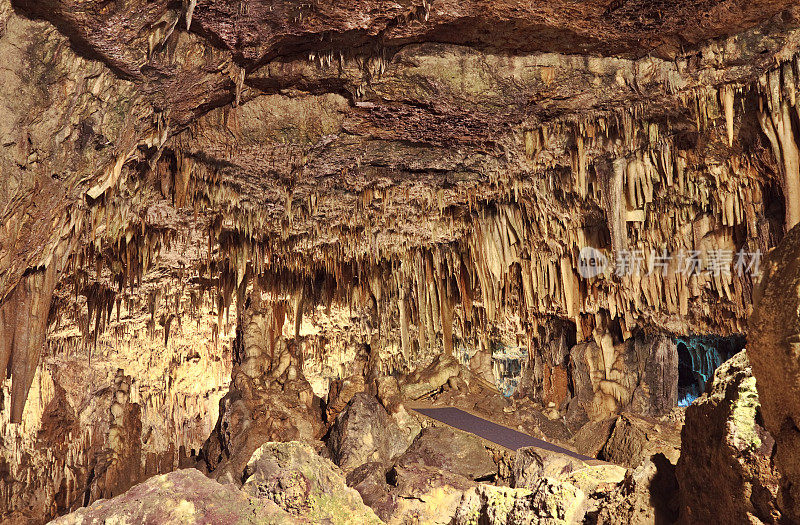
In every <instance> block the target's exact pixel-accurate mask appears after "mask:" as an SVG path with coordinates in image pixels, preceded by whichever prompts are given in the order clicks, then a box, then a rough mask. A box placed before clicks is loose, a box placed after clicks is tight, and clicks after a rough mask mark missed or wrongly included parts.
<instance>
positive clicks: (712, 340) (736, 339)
mask: <svg viewBox="0 0 800 525" xmlns="http://www.w3.org/2000/svg"><path fill="white" fill-rule="evenodd" d="M676 345H677V351H678V406H682V407H686V406H689V405H690V404H692V401H694V400H695V399H697V398H698V397H699V396H700V395H702V394H703V392H705V389H706V383H707V382H708V381H709V380H710V379H711V378H712V377H713V376H714V371H715V370H716V369H717V368H718V367H719V366H720V365H721V364H722V363H724V362H725V361H727V360H728V359H730V358H731V357H733V356H734V355H735V354H736V353H738V352H739V351H741V350H742V349H743V348H744V346H745V338H744V336H741V335H734V336H730V337H717V336H708V337H684V338H678V339H677V340H676Z"/></svg>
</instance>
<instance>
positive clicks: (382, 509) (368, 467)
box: [347, 463, 397, 522]
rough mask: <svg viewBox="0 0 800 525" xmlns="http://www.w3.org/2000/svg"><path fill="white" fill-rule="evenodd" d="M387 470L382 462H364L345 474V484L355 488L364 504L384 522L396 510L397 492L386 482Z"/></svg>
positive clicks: (387, 467) (388, 468)
mask: <svg viewBox="0 0 800 525" xmlns="http://www.w3.org/2000/svg"><path fill="white" fill-rule="evenodd" d="M389 470H390V467H389V466H387V465H386V464H384V463H364V464H363V465H361V466H360V467H357V468H355V469H353V470H352V471H351V472H350V473H348V474H347V486H348V487H351V488H354V489H355V490H357V491H358V493H359V494H361V499H362V501H363V502H364V504H365V505H367V506H368V507H369V508H371V509H372V510H373V511H374V512H375V514H377V515H378V517H379V518H380V519H382V520H383V521H386V522H388V521H389V520H390V519H391V518H392V515H394V514H395V511H396V510H397V494H396V493H394V491H393V488H394V487H393V486H392V485H390V484H389V483H388V482H387V473H388V472H389Z"/></svg>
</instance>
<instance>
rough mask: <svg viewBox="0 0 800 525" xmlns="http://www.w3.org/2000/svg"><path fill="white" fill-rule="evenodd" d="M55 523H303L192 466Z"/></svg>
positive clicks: (164, 524)
mask: <svg viewBox="0 0 800 525" xmlns="http://www.w3.org/2000/svg"><path fill="white" fill-rule="evenodd" d="M52 523H55V524H58V525H77V524H81V525H89V524H94V523H109V524H111V523H118V524H125V523H158V524H163V525H172V524H175V525H183V524H206V523H232V524H233V523H261V524H270V523H271V524H276V525H277V524H289V523H306V522H305V521H304V520H299V519H296V518H295V517H294V516H292V515H291V514H289V513H288V512H286V511H285V510H283V509H281V508H280V507H278V505H276V504H275V503H273V502H269V501H267V502H264V501H259V500H257V499H256V498H252V497H250V496H248V495H247V494H245V493H243V492H242V491H241V490H239V489H237V488H236V487H235V486H234V485H229V484H228V485H221V484H220V483H217V482H216V481H214V480H212V479H210V478H208V477H206V476H205V475H203V474H202V473H201V472H200V471H198V470H195V469H185V470H177V471H175V472H171V473H169V474H164V475H161V476H154V477H152V478H150V479H148V480H147V481H145V482H144V483H141V484H139V485H136V486H134V487H133V488H131V489H130V490H128V491H127V492H125V493H124V494H121V495H119V496H116V497H114V498H111V499H106V500H99V501H97V502H95V503H93V504H92V505H91V506H89V507H84V508H81V509H78V510H76V511H75V512H73V513H71V514H67V515H66V516H62V517H60V518H57V519H56V520H54V521H53V522H52Z"/></svg>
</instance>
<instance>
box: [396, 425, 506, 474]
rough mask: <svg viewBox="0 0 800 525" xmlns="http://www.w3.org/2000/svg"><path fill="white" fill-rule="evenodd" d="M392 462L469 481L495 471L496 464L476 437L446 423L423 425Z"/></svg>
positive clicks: (399, 465)
mask: <svg viewBox="0 0 800 525" xmlns="http://www.w3.org/2000/svg"><path fill="white" fill-rule="evenodd" d="M395 464H396V466H397V467H409V468H410V467H411V466H414V465H417V466H427V467H433V468H436V469H440V470H444V471H447V472H452V473H454V474H458V475H460V476H463V477H465V478H467V479H470V480H474V479H482V478H490V477H492V476H494V475H495V474H497V465H496V464H495V462H494V461H493V460H492V457H491V455H490V454H489V451H488V450H487V449H486V447H485V446H484V445H483V443H482V442H481V440H480V439H479V438H478V437H476V436H474V435H472V434H467V433H466V432H460V431H457V430H453V429H451V428H450V427H446V426H438V427H427V428H424V429H423V430H422V432H420V433H419V435H418V436H417V437H416V438H414V441H413V442H412V443H411V445H410V446H409V447H408V450H406V451H405V452H404V453H403V454H402V455H401V456H400V457H399V458H397V460H396V462H395Z"/></svg>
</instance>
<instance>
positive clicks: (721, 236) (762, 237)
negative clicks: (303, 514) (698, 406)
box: [0, 0, 800, 519]
mask: <svg viewBox="0 0 800 525" xmlns="http://www.w3.org/2000/svg"><path fill="white" fill-rule="evenodd" d="M601 4H603V3H602V2H589V3H587V4H586V6H584V7H583V8H582V9H583V10H582V11H579V12H573V11H569V10H566V11H565V10H562V9H560V7H559V5H557V3H550V4H547V5H546V6H545V5H544V4H543V5H541V6H529V5H528V4H527V3H525V5H524V6H523V5H522V3H518V2H514V1H510V0H509V1H503V2H492V3H491V5H490V6H489V5H484V3H482V2H461V3H459V4H458V5H456V3H454V2H449V1H445V0H437V1H435V2H427V1H423V2H421V3H415V2H413V1H403V2H399V3H396V2H391V3H390V2H381V1H378V2H372V1H370V2H354V3H353V4H352V5H348V6H344V7H343V6H335V5H332V4H330V3H328V2H315V3H311V4H301V3H296V2H290V1H286V2H279V3H278V4H276V5H275V6H274V8H273V6H271V5H268V4H267V3H265V2H247V3H242V4H240V5H239V6H238V7H237V6H236V5H235V4H234V3H229V2H216V3H213V4H212V3H209V2H202V1H200V2H184V3H181V4H180V5H179V4H178V3H176V2H147V3H145V2H141V1H136V0H129V1H126V2H119V3H111V4H108V3H103V2H88V3H86V2H84V3H80V4H78V3H75V2H70V1H69V0H58V1H56V0H53V1H48V2H27V1H22V0H15V1H13V2H9V1H7V0H4V1H2V2H1V3H0V57H3V60H4V62H5V63H6V66H5V67H4V68H3V69H2V71H1V72H0V74H2V78H3V82H2V85H0V101H1V102H2V114H0V138H1V139H2V140H0V146H1V147H2V152H1V153H0V167H2V170H3V177H2V179H1V180H0V217H2V222H1V224H2V226H0V227H1V228H2V230H1V231H2V233H1V234H0V364H3V365H7V366H6V368H7V369H8V370H9V374H8V376H9V378H8V380H7V381H6V383H5V386H4V390H3V404H2V407H3V408H2V439H3V469H2V472H3V475H2V477H1V478H0V496H1V497H0V501H2V504H3V509H4V510H3V516H13V517H20V516H29V517H32V518H34V519H41V518H42V517H52V516H55V515H56V514H60V513H64V512H66V511H68V510H74V509H75V508H76V507H77V506H80V505H85V504H88V503H90V502H91V501H94V500H95V499H97V498H101V497H108V496H112V495H117V494H119V493H120V492H121V491H123V490H125V489H126V488H127V487H128V486H130V485H131V484H132V483H134V482H136V481H141V480H143V479H145V478H146V477H148V476H149V475H152V474H156V473H164V472H168V471H171V470H173V469H175V468H177V467H178V466H180V465H182V464H183V462H186V461H190V460H195V459H197V458H198V456H204V457H203V458H202V459H204V460H205V461H206V462H207V463H208V462H211V463H214V465H210V466H212V467H213V468H215V469H216V468H217V467H218V465H216V461H217V459H215V458H218V457H219V452H220V451H224V450H226V449H227V448H231V447H233V445H231V443H229V442H227V441H226V440H225V439H226V438H225V437H224V436H222V434H220V433H219V432H216V431H215V429H216V426H218V425H220V424H221V422H222V419H220V420H219V422H218V418H219V416H220V409H219V407H220V406H222V407H223V412H222V416H223V418H224V417H245V416H243V415H242V414H251V413H252V412H253V410H254V408H253V404H254V403H256V401H255V400H258V399H262V398H264V397H265V396H272V397H273V398H274V397H280V398H281V399H283V400H284V401H282V402H281V403H283V406H285V407H288V408H287V410H289V412H291V410H292V407H294V408H297V407H303V410H304V411H306V412H308V413H309V414H314V415H315V416H314V417H317V416H318V418H317V419H314V418H311V417H309V422H308V426H307V427H302V428H298V427H291V426H288V427H282V426H279V427H276V428H272V429H271V430H269V432H270V433H272V434H270V435H278V434H280V433H281V432H284V433H289V434H291V433H292V432H295V433H307V434H309V433H310V434H313V435H317V434H320V435H321V433H322V432H323V430H324V426H325V424H326V423H329V422H330V421H331V418H332V417H333V416H335V414H336V413H337V411H338V410H341V409H342V407H343V406H344V404H345V403H347V401H348V400H349V399H350V397H352V394H353V393H354V392H358V391H361V390H365V389H367V390H369V389H374V390H375V393H376V394H380V390H379V389H381V388H388V387H387V386H386V385H385V384H384V383H380V382H378V381H377V378H380V377H386V376H404V377H405V376H413V374H414V373H415V372H416V371H419V370H423V369H425V367H427V366H428V365H431V363H433V362H434V361H436V360H437V359H442V356H447V357H449V356H453V357H455V358H456V359H457V360H461V362H463V363H464V364H466V365H467V366H468V367H469V369H470V370H471V373H472V374H474V376H475V377H477V378H480V380H482V381H483V382H484V384H485V385H486V386H487V387H492V388H494V387H496V386H497V380H498V378H499V377H505V379H504V380H503V381H501V382H500V383H501V384H500V387H501V388H504V389H507V392H506V393H510V391H511V390H512V389H515V393H514V395H515V396H517V397H523V398H524V397H527V398H530V399H535V400H536V401H537V402H541V403H543V404H544V405H547V404H552V405H553V407H551V408H554V409H555V410H556V411H557V412H560V413H562V414H563V415H564V417H565V419H566V420H567V421H568V422H569V426H570V427H571V428H572V429H573V430H575V429H577V428H578V427H579V426H580V425H581V424H583V423H585V422H586V421H589V420H603V419H604V418H605V417H607V416H609V415H612V414H616V413H618V412H620V411H621V410H623V409H630V410H633V411H635V412H637V413H641V414H650V415H657V414H663V413H665V412H667V411H669V410H670V409H671V408H672V407H673V406H675V404H677V402H678V400H679V399H678V391H677V385H678V368H679V363H678V350H677V342H679V341H682V340H689V339H688V338H696V337H698V336H716V337H731V336H735V335H736V334H742V333H744V332H745V329H746V319H747V317H748V316H749V314H750V313H751V311H752V306H751V303H752V289H753V283H754V273H755V270H756V268H755V267H751V266H745V267H740V266H737V265H736V262H737V260H736V254H737V253H741V254H754V253H766V252H767V251H768V250H770V249H771V248H772V247H773V246H775V245H776V243H777V242H778V241H779V240H780V239H781V237H782V236H783V233H784V231H786V230H787V229H788V228H790V227H792V226H793V225H795V224H796V223H797V222H798V221H800V200H799V199H800V195H798V192H800V161H798V144H800V133H799V132H798V131H800V126H799V124H800V104H798V103H797V91H798V89H800V87H798V86H799V84H798V81H799V80H800V58H799V55H798V49H800V11H798V8H797V6H795V5H793V3H792V2H788V1H786V2H781V1H777V2H776V1H771V2H727V3H724V5H723V3H716V2H712V4H714V5H713V6H711V7H706V8H702V7H691V6H686V5H683V4H680V3H677V4H676V6H673V7H674V9H673V10H671V11H670V10H668V9H665V12H668V11H670V13H671V14H667V15H657V14H656V13H653V12H652V10H651V9H649V8H647V7H646V6H641V5H638V4H640V3H636V4H637V6H638V7H636V6H632V5H631V6H628V7H620V6H617V8H614V9H612V8H611V7H609V6H605V5H601ZM622 4H625V2H623V3H622ZM622 4H620V5H622ZM702 9H706V10H705V11H702ZM698 10H700V11H699V12H698ZM648 16H651V17H652V18H651V19H648V20H649V22H647V23H645V22H643V21H642V20H643V19H642V17H645V18H646V17H648ZM697 20H706V21H709V20H711V21H713V23H705V22H704V23H702V24H700V25H698V22H697ZM587 247H589V248H593V249H594V250H595V251H593V252H592V253H595V254H599V255H601V256H602V257H604V258H605V259H606V261H607V263H608V264H607V265H606V266H605V268H604V270H603V271H601V272H600V273H598V274H597V275H592V276H590V277H586V276H585V273H584V270H585V267H582V266H581V263H582V261H584V262H585V259H583V258H582V253H583V254H585V253H586V252H585V251H582V250H583V249H584V248H587ZM695 252H697V253H698V255H699V259H698V261H699V264H700V265H701V267H700V269H701V270H703V271H701V272H696V273H692V272H682V271H680V270H684V269H685V268H684V267H683V265H684V264H685V260H682V259H681V258H680V257H679V255H681V254H684V255H687V254H690V253H695ZM720 253H730V254H733V257H734V259H732V260H724V261H723V262H722V267H721V268H722V271H719V272H716V271H713V270H712V271H709V270H708V269H709V268H710V267H711V266H713V264H719V261H718V257H719V255H718V254H720ZM625 254H628V255H631V254H633V256H634V257H635V258H636V259H634V261H638V262H640V263H641V271H639V272H632V273H631V274H630V275H617V272H615V270H617V268H618V266H619V263H620V262H621V261H622V259H621V258H623V257H624V256H625ZM665 254H666V255H671V256H673V257H672V259H671V260H670V261H668V262H665V259H663V256H664V255H665ZM639 258H640V259H641V260H639ZM715 261H716V262H715ZM745 262H747V263H748V264H749V263H750V262H753V260H752V258H751V260H748V261H745ZM726 270H729V271H726ZM254 315H256V316H261V317H260V318H259V319H260V320H258V321H253V316H254ZM253 323H255V324H254V325H253V326H255V327H258V330H259V332H258V333H259V334H260V335H258V336H257V337H255V339H256V340H257V343H253V344H251V343H249V342H248V341H250V340H249V339H248V338H249V337H251V336H249V335H248V333H250V332H249V330H250V328H248V327H249V326H250V325H251V324H253ZM255 329H256V328H253V330H255ZM264 341H267V342H268V344H265V343H264ZM509 356H510V357H509ZM520 357H521V359H520ZM517 366H519V368H520V370H519V375H518V377H515V374H516V372H515V371H508V370H510V369H512V368H516V367H517ZM507 369H508V370H507ZM696 372H702V373H703V374H708V373H710V372H713V370H696ZM262 377H269V378H271V381H269V382H267V383H265V384H262V382H261V381H262V380H261V378H262ZM415 377H417V378H418V379H419V377H420V376H415ZM514 383H516V385H514ZM381 385H383V386H381ZM439 386H441V385H439ZM398 388H399V387H398ZM437 388H438V387H437ZM407 392H408V393H409V397H411V398H415V397H425V396H428V395H430V393H431V390H430V389H426V388H417V389H412V390H408V391H407ZM698 393H699V392H698ZM237 396H240V397H237ZM259 396H261V397H259ZM220 399H222V400H223V402H222V405H220V404H219V401H220ZM236 414H239V415H238V416H237V415H236ZM247 417H251V416H247ZM274 417H275V418H277V420H280V421H284V420H285V419H286V417H285V416H278V415H274ZM217 430H218V429H217ZM209 435H212V440H210V441H209V442H206V439H207V438H208V437H209ZM214 435H217V436H222V437H220V438H218V439H217V442H216V444H215V443H214V438H213V436H214ZM287 435H288V434H287ZM65 436H66V439H65ZM253 439H256V438H255V437H253ZM287 439H291V437H289V438H287ZM214 447H216V448H214ZM240 447H244V449H247V450H249V451H250V452H252V450H254V449H255V448H257V444H256V443H255V442H253V443H251V444H246V445H236V446H235V447H233V448H240ZM201 449H202V450H203V452H202V453H201V452H200V451H201ZM212 449H213V450H212ZM251 449H252V450H251ZM242 454H244V452H242ZM249 457H250V454H249V453H248V454H246V457H245V456H244V455H243V456H242V457H241V458H239V459H238V461H239V462H241V461H244V462H246V461H247V460H248V459H249ZM238 466H240V465H237V467H238ZM221 468H222V470H224V469H225V467H224V465H223V466H222V467H221ZM231 468H233V467H231ZM42 471H47V472H51V473H53V474H52V475H51V476H50V477H47V478H43V477H40V476H37V475H36V473H37V472H42ZM32 480H33V481H32ZM34 495H35V496H36V497H34Z"/></svg>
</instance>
